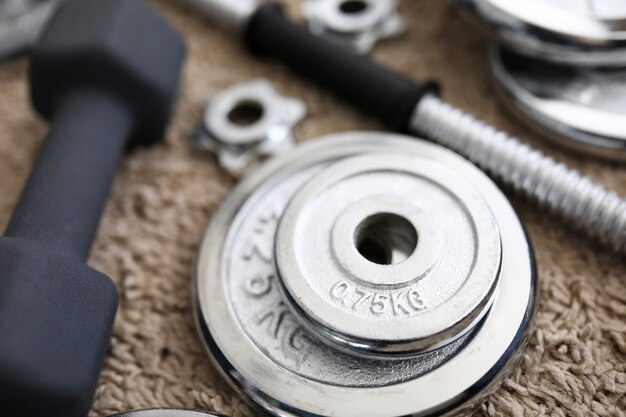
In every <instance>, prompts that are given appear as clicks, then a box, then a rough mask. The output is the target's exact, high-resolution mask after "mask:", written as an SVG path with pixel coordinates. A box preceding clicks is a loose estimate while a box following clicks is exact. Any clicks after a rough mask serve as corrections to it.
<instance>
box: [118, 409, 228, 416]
mask: <svg viewBox="0 0 626 417" xmlns="http://www.w3.org/2000/svg"><path fill="white" fill-rule="evenodd" d="M109 417H223V416H222V415H221V414H214V413H210V412H208V411H200V410H184V409H177V408H146V409H142V410H133V411H125V412H122V413H118V414H113V415H111V416H109Z"/></svg>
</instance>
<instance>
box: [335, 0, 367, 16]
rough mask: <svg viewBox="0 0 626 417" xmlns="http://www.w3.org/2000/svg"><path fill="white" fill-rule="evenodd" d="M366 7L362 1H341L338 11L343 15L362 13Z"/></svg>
mask: <svg viewBox="0 0 626 417" xmlns="http://www.w3.org/2000/svg"><path fill="white" fill-rule="evenodd" d="M367 7H368V4H367V2H366V1H363V0H347V1H342V2H341V4H339V10H341V12H342V13H345V14H358V13H362V12H364V11H365V9H367Z"/></svg>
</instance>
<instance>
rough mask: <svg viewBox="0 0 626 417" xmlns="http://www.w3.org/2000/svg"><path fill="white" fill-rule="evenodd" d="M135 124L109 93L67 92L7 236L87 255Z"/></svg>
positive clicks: (71, 254) (58, 107) (66, 253)
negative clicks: (116, 170)
mask: <svg viewBox="0 0 626 417" xmlns="http://www.w3.org/2000/svg"><path fill="white" fill-rule="evenodd" d="M132 125H133V120H132V119H131V116H130V115H129V112H128V111H127V110H126V109H125V108H124V107H123V106H122V105H121V104H120V103H119V101H118V100H116V99H115V98H113V97H110V96H109V95H108V94H107V93H105V92H102V91H98V90H87V91H76V92H72V93H69V94H68V95H66V96H64V97H63V99H62V100H61V102H60V103H58V104H57V107H56V111H55V114H54V115H53V120H52V124H51V129H50V131H49V133H48V136H47V138H46V139H45V140H44V142H43V144H42V148H41V150H40V152H39V156H38V159H37V161H36V163H35V166H34V168H33V170H32V172H31V174H30V177H29V178H28V180H27V183H26V185H25V187H24V189H23V191H22V194H21V196H20V199H19V202H18V204H17V207H16V209H15V211H14V213H13V217H12V218H11V220H10V222H9V225H8V227H7V230H6V233H5V235H6V236H7V237H19V238H22V239H32V240H34V241H37V242H39V243H47V244H50V245H52V246H53V247H54V248H55V249H56V250H58V251H59V252H62V253H64V254H65V255H69V256H73V257H76V258H80V259H87V257H88V256H89V251H90V249H91V244H92V242H93V239H94V235H95V233H96V231H97V228H98V224H99V221H100V216H101V214H102V210H103V208H104V206H105V202H106V198H107V195H108V194H109V188H110V184H111V181H112V179H113V177H114V175H115V169H116V167H117V164H118V161H119V160H120V158H121V156H122V154H123V152H124V149H125V146H126V141H127V139H128V137H129V134H130V132H131V130H132V127H133V126H132Z"/></svg>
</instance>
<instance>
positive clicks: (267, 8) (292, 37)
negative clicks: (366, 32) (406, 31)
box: [244, 3, 437, 131]
mask: <svg viewBox="0 0 626 417" xmlns="http://www.w3.org/2000/svg"><path fill="white" fill-rule="evenodd" d="M244 37H245V41H246V43H247V45H248V47H249V48H250V49H251V50H252V52H254V53H255V54H257V55H261V56H263V55H267V56H271V57H272V58H275V59H277V60H279V61H281V62H283V63H284V64H286V65H287V66H289V67H290V68H292V69H293V70H295V71H297V72H299V73H300V74H302V75H304V76H306V77H308V78H310V79H312V80H313V81H315V82H316V83H318V84H319V85H321V86H323V87H326V88H328V89H329V90H331V91H332V92H334V93H335V94H337V95H338V96H339V97H341V98H343V99H345V100H347V101H349V102H350V103H352V104H353V105H355V106H356V107H358V108H359V109H361V110H362V111H364V112H366V113H369V114H371V115H373V116H376V117H377V118H379V119H380V120H381V121H382V122H383V123H385V124H386V125H387V126H388V127H390V128H392V129H394V130H399V131H407V130H408V125H409V119H410V118H411V115H412V113H413V111H414V110H415V107H416V105H417V103H418V102H419V100H420V99H421V98H422V97H423V96H424V95H425V94H427V93H432V92H435V91H436V90H437V86H436V84H435V83H434V82H429V81H426V82H419V83H416V82H414V81H411V80H408V79H406V78H404V77H402V76H401V75H399V74H396V73H394V72H392V71H390V70H389V69H387V68H383V67H381V66H379V65H376V64H375V63H373V62H372V61H370V60H369V59H367V58H364V57H361V56H357V55H354V54H351V53H349V52H347V51H346V50H345V49H344V48H342V47H341V46H338V45H335V44H333V43H331V42H328V41H327V40H326V39H322V38H320V37H318V36H315V35H312V34H311V33H309V31H308V30H307V29H306V28H304V27H303V26H300V25H298V24H295V23H293V22H291V21H290V20H289V19H288V18H287V17H286V16H285V14H284V13H283V10H282V8H281V7H280V6H279V5H277V4H275V3H266V4H264V5H262V6H259V7H258V8H257V10H256V11H255V12H254V14H253V15H252V17H251V18H250V20H249V22H248V24H247V26H246V28H245V32H244Z"/></svg>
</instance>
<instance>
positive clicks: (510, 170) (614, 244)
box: [410, 96, 626, 252]
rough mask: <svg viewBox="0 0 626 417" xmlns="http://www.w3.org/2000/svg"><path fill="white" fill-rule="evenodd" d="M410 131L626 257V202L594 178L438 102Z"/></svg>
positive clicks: (429, 104)
mask: <svg viewBox="0 0 626 417" xmlns="http://www.w3.org/2000/svg"><path fill="white" fill-rule="evenodd" d="M410 128H411V131H412V132H413V133H415V134H418V135H424V136H426V137H428V138H430V139H432V140H434V141H435V142H437V143H439V144H441V145H444V146H446V147H448V148H450V149H452V150H454V151H456V152H458V153H460V154H461V155H463V156H465V157H466V158H468V159H469V160H470V161H472V162H474V163H475V164H476V165H477V166H478V167H480V168H481V169H483V170H484V171H485V172H487V173H488V174H490V175H491V176H492V177H493V178H494V179H496V180H498V181H500V182H501V183H502V184H504V185H506V186H508V187H511V188H512V189H514V190H515V191H516V192H518V193H520V194H523V195H524V196H526V197H528V198H529V199H531V200H533V201H534V202H535V203H537V204H539V205H540V206H542V207H546V208H547V209H548V210H549V211H550V212H552V213H553V214H555V215H557V216H560V217H562V218H563V219H564V220H565V221H567V222H569V223H570V224H573V225H574V227H576V228H578V229H579V230H581V231H583V232H585V233H586V234H587V235H589V236H591V237H593V238H595V239H596V240H598V241H599V242H600V243H602V244H604V245H606V246H609V247H611V248H612V249H613V250H615V251H616V252H624V251H626V200H624V199H623V198H621V197H620V196H618V195H617V194H616V193H615V192H612V191H608V190H606V189H605V188H604V187H603V186H601V185H600V184H597V183H594V182H593V181H592V180H591V179H590V178H589V177H585V176H582V175H581V174H580V173H578V171H576V170H573V169H570V168H568V167H567V166H566V165H564V164H562V163H557V162H556V161H555V160H554V159H552V158H550V157H547V156H545V155H544V154H543V153H542V152H540V151H538V150H536V149H533V148H532V147H530V146H529V145H526V144H523V143H522V142H521V141H520V140H519V139H517V138H514V137H511V136H509V135H508V134H507V133H506V132H503V131H500V130H497V129H496V128H494V127H493V126H490V125H488V124H486V123H484V122H482V121H480V120H478V119H477V118H475V117H474V116H472V115H470V114H468V113H465V112H464V111H463V110H461V109H459V108H457V107H454V106H452V105H451V104H448V103H446V102H444V101H442V100H441V99H439V98H438V97H435V96H426V97H424V98H423V99H422V100H421V101H420V103H419V104H418V106H417V108H416V109H415V112H414V113H413V116H412V120H411V125H410Z"/></svg>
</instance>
